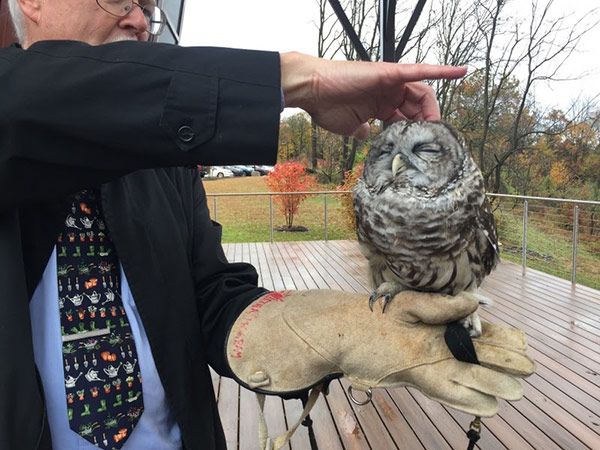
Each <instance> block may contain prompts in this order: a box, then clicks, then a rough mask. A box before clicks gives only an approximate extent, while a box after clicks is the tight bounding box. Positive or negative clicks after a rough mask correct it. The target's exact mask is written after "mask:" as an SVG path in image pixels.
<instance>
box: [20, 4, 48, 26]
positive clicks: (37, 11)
mask: <svg viewBox="0 0 600 450" xmlns="http://www.w3.org/2000/svg"><path fill="white" fill-rule="evenodd" d="M17 2H18V3H19V7H20V8H21V11H23V14H24V15H25V17H26V18H27V19H29V20H31V21H32V22H34V23H36V24H37V23H38V22H39V20H40V16H41V10H42V2H41V1H40V0H17Z"/></svg>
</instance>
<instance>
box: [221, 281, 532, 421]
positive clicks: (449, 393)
mask: <svg viewBox="0 0 600 450" xmlns="http://www.w3.org/2000/svg"><path fill="white" fill-rule="evenodd" d="M477 306H478V305H477V300H476V299H475V298H473V297H472V296H470V295H468V294H460V295H458V296H456V297H451V296H446V295H441V294H428V293H420V292H412V291H407V292H402V293H400V294H398V295H397V296H396V297H395V298H394V299H393V300H392V302H391V303H390V304H389V306H388V308H387V309H386V312H385V314H382V313H381V310H380V308H376V310H375V311H374V312H371V311H370V310H369V306H368V295H365V294H353V293H347V292H338V291H327V290H310V291H288V292H273V293H270V294H267V295H265V296H263V297H261V298H259V299H258V300H256V301H255V302H254V303H253V304H251V305H250V306H249V307H248V308H246V310H245V311H244V312H243V313H242V314H241V315H240V317H239V318H238V320H237V321H236V322H235V324H234V326H233V327H232V329H231V331H230V335H229V339H228V343H227V355H228V360H229V364H230V367H231V369H232V371H233V373H234V374H235V376H236V377H237V378H238V381H240V382H241V383H242V384H244V385H246V386H247V387H249V388H251V389H253V390H255V391H257V392H262V393H267V394H278V395H289V394H290V393H294V392H299V391H303V390H305V389H307V388H310V387H313V386H316V385H318V384H320V383H322V382H323V380H326V379H331V378H335V377H338V376H342V375H343V376H345V377H346V378H348V379H349V380H350V381H351V383H352V387H353V388H355V389H360V390H367V389H369V388H372V387H384V388H391V387H399V386H414V387H416V388H417V389H419V390H420V391H421V392H423V393H424V394H425V395H427V396H428V397H430V398H432V399H435V400H437V401H439V402H441V403H443V404H445V405H447V406H450V407H453V408H456V409H459V410H461V411H464V412H467V413H470V414H473V415H476V416H483V417H489V416H492V415H494V414H495V413H496V412H497V409H498V405H497V400H496V398H502V399H506V400H518V399H520V398H521V396H522V388H521V385H520V383H519V382H518V381H517V380H516V379H515V377H525V376H528V375H531V374H532V373H533V372H534V370H535V363H534V361H533V360H532V359H531V358H530V357H529V356H527V355H526V354H525V350H526V347H527V345H526V342H525V336H524V334H523V333H522V332H521V331H520V330H518V329H515V328H507V327H503V326H499V325H492V324H490V323H484V324H483V335H482V336H481V337H480V338H478V339H475V340H474V341H473V342H474V346H475V350H476V352H477V356H478V358H479V361H480V363H481V366H478V365H474V364H468V363H464V362H461V361H458V360H456V359H455V358H454V357H453V356H452V354H451V353H450V350H449V349H448V347H447V345H446V343H445V340H444V332H445V330H446V326H445V325H444V324H446V323H449V322H453V321H455V320H457V319H461V318H463V317H466V316H468V315H469V314H471V313H472V312H474V311H475V310H476V309H477Z"/></svg>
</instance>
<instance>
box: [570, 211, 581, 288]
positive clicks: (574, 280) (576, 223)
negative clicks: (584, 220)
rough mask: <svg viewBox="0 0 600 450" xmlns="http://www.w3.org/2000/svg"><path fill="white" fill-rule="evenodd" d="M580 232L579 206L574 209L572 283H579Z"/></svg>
mask: <svg viewBox="0 0 600 450" xmlns="http://www.w3.org/2000/svg"><path fill="white" fill-rule="evenodd" d="M578 234H579V206H577V205H575V208H574V210H573V268H572V269H571V284H576V283H577V236H578Z"/></svg>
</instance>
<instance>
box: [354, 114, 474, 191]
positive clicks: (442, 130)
mask: <svg viewBox="0 0 600 450" xmlns="http://www.w3.org/2000/svg"><path fill="white" fill-rule="evenodd" d="M466 158H468V159H469V160H471V157H470V155H469V154H468V152H466V151H465V149H464V140H463V138H462V137H461V136H460V135H459V134H458V132H457V131H456V130H455V129H454V128H452V127H451V126H450V125H448V124H447V123H445V122H439V121H436V122H425V121H423V122H408V121H403V122H397V123H395V124H393V125H391V126H390V127H389V128H387V129H386V130H385V131H383V132H382V133H380V134H379V135H378V136H377V137H376V138H375V139H374V140H373V143H372V145H371V149H370V151H369V154H368V155H367V159H366V161H365V168H364V170H363V179H364V181H365V183H366V184H367V186H369V188H370V189H373V190H375V191H378V192H380V191H382V190H385V189H387V188H393V189H395V190H398V191H402V190H406V189H410V190H411V191H415V190H416V191H417V192H421V193H422V194H423V195H432V196H434V195H438V193H440V191H442V190H444V189H445V188H446V187H447V186H449V185H450V184H451V183H453V182H454V181H456V180H457V178H458V177H460V176H461V172H462V171H463V170H464V164H465V161H466Z"/></svg>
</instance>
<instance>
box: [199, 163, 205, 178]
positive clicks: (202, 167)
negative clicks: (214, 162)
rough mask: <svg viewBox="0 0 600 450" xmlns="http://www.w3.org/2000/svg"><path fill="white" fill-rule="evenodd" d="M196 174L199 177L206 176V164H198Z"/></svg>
mask: <svg viewBox="0 0 600 450" xmlns="http://www.w3.org/2000/svg"><path fill="white" fill-rule="evenodd" d="M198 174H199V175H200V178H204V177H205V176H206V166H201V165H198Z"/></svg>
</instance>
